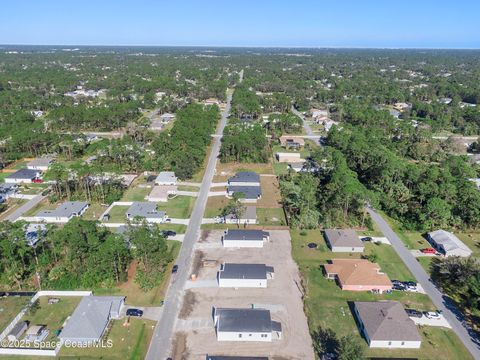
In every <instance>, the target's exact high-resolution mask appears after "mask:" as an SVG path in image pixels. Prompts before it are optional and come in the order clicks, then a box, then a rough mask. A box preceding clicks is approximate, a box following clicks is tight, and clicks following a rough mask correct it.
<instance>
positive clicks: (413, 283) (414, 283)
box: [403, 281, 417, 287]
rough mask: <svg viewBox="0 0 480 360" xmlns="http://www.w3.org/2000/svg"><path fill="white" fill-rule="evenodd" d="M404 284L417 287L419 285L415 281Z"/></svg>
mask: <svg viewBox="0 0 480 360" xmlns="http://www.w3.org/2000/svg"><path fill="white" fill-rule="evenodd" d="M403 284H404V285H405V286H415V287H416V286H417V283H416V282H415V281H404V282H403Z"/></svg>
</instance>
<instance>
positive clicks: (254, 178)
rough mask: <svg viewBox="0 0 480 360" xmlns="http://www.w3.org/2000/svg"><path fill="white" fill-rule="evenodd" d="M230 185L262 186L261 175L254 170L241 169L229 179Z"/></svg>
mask: <svg viewBox="0 0 480 360" xmlns="http://www.w3.org/2000/svg"><path fill="white" fill-rule="evenodd" d="M227 183H228V185H230V186H260V175H258V174H257V173H256V172H253V171H240V172H237V173H236V174H235V176H232V177H231V178H230V179H228V181H227Z"/></svg>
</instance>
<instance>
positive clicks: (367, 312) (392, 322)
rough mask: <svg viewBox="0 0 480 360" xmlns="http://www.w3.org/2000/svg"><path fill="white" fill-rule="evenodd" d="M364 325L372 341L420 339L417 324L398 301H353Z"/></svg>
mask: <svg viewBox="0 0 480 360" xmlns="http://www.w3.org/2000/svg"><path fill="white" fill-rule="evenodd" d="M354 305H355V308H356V310H357V312H358V314H359V315H360V319H361V321H362V323H363V325H364V331H365V332H366V333H367V335H368V337H369V339H370V340H373V341H421V340H422V338H421V337H420V335H419V333H418V329H417V326H416V325H415V323H414V322H413V320H412V319H410V318H409V317H408V315H407V313H406V312H405V309H404V308H403V306H402V304H401V303H399V302H398V301H376V302H358V301H356V302H355V303H354Z"/></svg>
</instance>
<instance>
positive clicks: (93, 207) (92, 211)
mask: <svg viewBox="0 0 480 360" xmlns="http://www.w3.org/2000/svg"><path fill="white" fill-rule="evenodd" d="M105 210H107V207H106V206H102V205H101V204H99V203H93V204H90V206H89V207H88V209H87V210H86V211H85V213H84V214H83V215H82V218H84V219H85V220H101V219H100V216H101V215H102V214H103V212H104V211H105Z"/></svg>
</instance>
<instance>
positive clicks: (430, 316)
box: [424, 311, 440, 320]
mask: <svg viewBox="0 0 480 360" xmlns="http://www.w3.org/2000/svg"><path fill="white" fill-rule="evenodd" d="M424 314H425V316H426V317H427V318H428V319H433V320H440V314H439V313H438V311H425V312H424Z"/></svg>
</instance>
